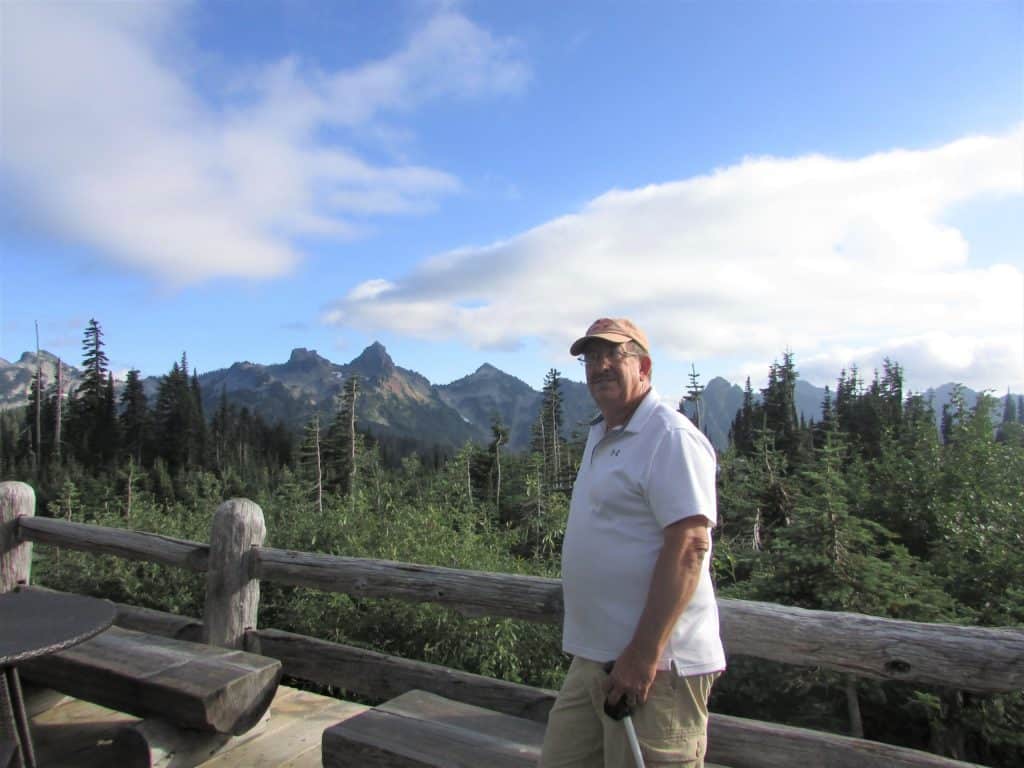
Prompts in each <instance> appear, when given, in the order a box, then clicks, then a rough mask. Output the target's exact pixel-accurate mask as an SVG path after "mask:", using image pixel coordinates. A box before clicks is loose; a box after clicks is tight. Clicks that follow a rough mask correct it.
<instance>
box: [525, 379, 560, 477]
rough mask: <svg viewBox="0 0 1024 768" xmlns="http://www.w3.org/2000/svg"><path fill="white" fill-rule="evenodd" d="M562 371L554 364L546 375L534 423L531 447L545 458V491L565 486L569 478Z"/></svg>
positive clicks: (543, 474)
mask: <svg viewBox="0 0 1024 768" xmlns="http://www.w3.org/2000/svg"><path fill="white" fill-rule="evenodd" d="M561 375H562V374H561V373H560V372H559V371H558V370H557V369H555V368H552V369H550V370H549V371H548V372H547V375H546V376H545V377H544V386H543V388H542V390H541V405H540V413H539V414H538V415H537V420H536V421H535V422H534V427H533V441H532V444H531V449H532V450H533V451H534V452H535V453H538V454H540V456H541V458H542V460H543V471H542V478H543V483H544V489H545V491H550V490H555V489H562V488H564V486H565V485H566V478H564V477H563V469H564V468H565V465H564V463H563V455H562V454H563V451H562V448H563V440H562V418H563V417H562V392H561V388H560V385H559V379H560V378H561Z"/></svg>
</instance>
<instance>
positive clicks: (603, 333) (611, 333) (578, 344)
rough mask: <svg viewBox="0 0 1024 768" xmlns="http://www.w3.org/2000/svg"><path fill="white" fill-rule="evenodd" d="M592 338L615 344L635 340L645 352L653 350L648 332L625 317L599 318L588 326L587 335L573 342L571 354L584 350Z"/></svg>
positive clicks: (574, 354)
mask: <svg viewBox="0 0 1024 768" xmlns="http://www.w3.org/2000/svg"><path fill="white" fill-rule="evenodd" d="M591 339H604V340H605V341H610V342H612V343H614V344H623V343H625V342H627V341H635V342H636V343H637V344H639V345H640V346H641V347H643V348H644V352H650V351H651V347H650V345H649V344H648V343H647V334H646V333H644V332H643V331H641V330H640V329H639V328H637V327H636V325H634V324H633V321H632V320H629V319H628V318H625V317H602V318H598V319H597V320H595V321H594V322H593V323H591V325H590V327H589V328H587V333H586V335H585V336H581V337H580V338H578V339H576V341H574V342H573V343H572V346H571V347H569V354H570V355H573V356H576V355H578V354H580V353H581V352H583V346H584V345H585V344H586V343H587V342H588V341H590V340H591Z"/></svg>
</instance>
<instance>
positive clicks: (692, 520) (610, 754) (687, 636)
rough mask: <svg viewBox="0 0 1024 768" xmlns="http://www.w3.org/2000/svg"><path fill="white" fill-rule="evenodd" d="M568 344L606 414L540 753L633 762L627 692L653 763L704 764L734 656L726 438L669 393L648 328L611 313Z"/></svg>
mask: <svg viewBox="0 0 1024 768" xmlns="http://www.w3.org/2000/svg"><path fill="white" fill-rule="evenodd" d="M569 351H570V354H572V355H581V360H582V361H583V363H584V365H585V366H586V374H587V386H588V387H589V389H590V394H591V396H592V397H593V398H594V402H595V403H596V404H597V407H598V409H599V410H600V412H601V415H600V417H599V418H597V419H596V420H595V421H594V422H592V425H591V428H590V434H589V435H588V437H587V445H586V449H585V450H584V453H583V457H582V460H581V462H580V470H579V474H578V475H577V477H576V484H575V486H574V487H573V492H572V502H571V505H570V508H569V522H568V526H567V528H566V532H565V541H564V544H563V546H562V589H563V592H564V597H565V622H564V626H563V633H562V647H563V649H564V650H565V651H566V652H567V653H570V654H572V655H573V657H574V658H573V661H572V664H571V666H570V668H569V672H568V674H567V675H566V678H565V683H564V684H563V686H562V690H561V691H560V692H559V694H558V699H557V700H556V701H555V705H554V707H553V708H552V710H551V714H550V716H549V718H548V728H547V732H546V734H545V737H544V747H543V752H542V755H541V763H540V764H541V766H542V768H570V766H571V767H573V768H584V766H587V767H588V768H589V767H590V766H594V767H595V768H598V767H600V766H604V767H605V768H612V767H613V766H614V767H615V768H620V767H621V768H632V767H633V766H634V762H633V756H632V753H631V751H630V747H629V743H628V740H627V737H626V734H625V729H624V727H623V723H621V722H618V721H615V720H612V719H611V718H609V717H608V716H606V715H605V714H604V712H603V705H604V701H605V699H607V700H608V701H609V703H611V704H613V705H614V704H615V703H616V702H617V701H618V700H619V699H620V698H621V697H623V696H625V697H626V698H627V701H628V702H629V703H630V704H632V705H634V707H635V709H634V713H633V722H634V725H635V728H636V731H637V735H638V737H639V741H640V743H641V747H642V752H643V755H644V759H645V761H646V762H647V763H648V765H651V766H653V765H660V766H664V765H672V766H688V767H690V766H694V767H697V768H699V767H700V766H703V765H704V753H705V750H706V748H707V718H708V713H707V700H708V695H709V694H710V692H711V684H712V683H713V682H714V679H715V678H716V677H717V676H718V674H719V673H720V672H721V671H722V670H723V669H725V654H724V652H723V649H722V642H721V639H720V637H719V632H718V606H717V604H716V602H715V595H714V589H713V587H712V584H711V571H710V560H711V538H710V533H709V531H710V529H711V527H712V526H714V525H715V522H716V519H717V513H716V504H715V453H714V449H713V448H712V447H711V444H710V443H709V442H708V440H707V438H705V437H704V435H703V434H701V433H700V431H699V430H698V429H697V428H696V427H694V426H693V424H692V423H691V422H690V421H689V419H687V418H686V417H685V416H683V415H682V414H681V413H678V412H677V411H675V410H673V409H672V408H670V407H668V406H666V405H664V404H662V403H661V401H660V399H659V398H658V394H657V392H656V391H655V390H654V388H653V386H652V385H651V365H652V363H651V356H650V346H649V344H648V342H647V336H646V335H645V334H644V332H643V331H641V330H640V329H639V328H637V327H636V325H634V324H633V323H632V322H631V321H629V320H627V319H625V318H619V319H609V318H601V319H600V320H597V321H595V322H594V323H593V324H592V325H591V326H590V328H589V329H587V332H586V334H585V335H584V336H582V337H581V338H579V339H577V340H576V342H575V343H573V345H572V347H571V348H570V350H569ZM609 662H614V665H613V666H612V667H611V672H610V673H608V672H606V671H605V669H606V667H607V666H608V663H609Z"/></svg>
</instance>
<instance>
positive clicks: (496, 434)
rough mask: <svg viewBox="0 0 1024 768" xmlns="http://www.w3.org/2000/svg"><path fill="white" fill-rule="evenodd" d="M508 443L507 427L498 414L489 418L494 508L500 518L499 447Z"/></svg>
mask: <svg viewBox="0 0 1024 768" xmlns="http://www.w3.org/2000/svg"><path fill="white" fill-rule="evenodd" d="M507 443H508V427H507V426H505V424H504V422H502V420H501V416H500V415H499V414H497V413H496V414H494V416H493V417H491V445H490V451H491V455H492V456H493V457H494V469H493V473H494V507H495V509H497V510H498V516H499V517H500V516H501V447H502V446H503V445H505V444H507Z"/></svg>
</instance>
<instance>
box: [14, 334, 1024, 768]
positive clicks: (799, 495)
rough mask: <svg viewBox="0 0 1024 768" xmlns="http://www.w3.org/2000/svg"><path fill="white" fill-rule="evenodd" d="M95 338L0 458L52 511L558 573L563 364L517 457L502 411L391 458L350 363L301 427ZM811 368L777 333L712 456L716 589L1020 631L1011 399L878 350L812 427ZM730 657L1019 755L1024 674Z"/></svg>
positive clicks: (561, 667) (1022, 494)
mask: <svg viewBox="0 0 1024 768" xmlns="http://www.w3.org/2000/svg"><path fill="white" fill-rule="evenodd" d="M82 354H83V357H82V369H83V372H84V374H83V379H82V382H81V384H80V385H79V386H78V387H77V388H76V389H75V390H74V391H72V392H66V391H64V390H65V389H66V387H65V388H62V387H61V383H60V382H46V381H43V377H42V376H41V375H40V374H37V377H36V379H35V381H34V382H33V387H32V391H31V392H30V401H29V404H28V406H27V407H24V408H20V409H12V410H8V411H5V412H4V413H3V414H2V415H0V477H2V479H5V480H22V481H25V482H28V483H30V484H31V485H32V486H33V487H34V488H35V490H36V495H37V505H38V512H37V513H38V514H45V515H49V516H54V517H62V518H65V519H69V520H75V521H79V522H89V523H97V524H102V525H109V526H120V527H126V528H133V529H137V530H147V531H153V532H158V533H161V534H164V535H169V536H175V537H180V538H185V539H191V540H195V541H205V540H206V539H207V537H208V529H209V521H210V517H211V515H212V513H213V511H214V510H215V509H216V507H217V505H218V504H219V503H220V502H221V501H223V500H225V499H227V498H231V497H237V496H242V497H247V498H250V499H252V500H254V501H255V502H257V503H258V504H259V505H260V506H261V507H262V508H263V510H264V514H265V516H266V521H267V530H268V542H267V543H268V545H270V546H274V547H280V548H287V549H297V550H307V551H319V552H327V553H331V554H338V555H346V556H354V557H375V558H386V559H391V560H402V561H409V562H417V563H424V564H432V565H442V566H450V567H458V568H469V569H477V570H488V571H504V572H510V573H524V574H535V575H543V576H551V577H557V576H558V575H559V553H560V546H561V537H562V534H563V532H564V529H565V521H566V516H567V513H568V502H569V495H570V494H571V488H572V480H573V477H574V475H575V469H576V464H577V462H578V460H579V456H580V452H581V449H582V437H583V435H584V427H583V425H564V424H563V414H562V411H561V401H560V394H559V385H558V381H559V373H558V371H556V370H552V371H549V372H548V374H547V377H546V378H545V385H544V392H543V395H544V397H543V405H542V408H541V411H540V413H539V414H538V417H537V421H536V424H535V428H534V440H533V443H532V445H531V446H530V449H529V450H527V451H523V452H518V453H514V452H511V451H507V450H505V445H506V443H507V429H506V428H505V426H504V425H503V424H502V423H501V422H500V420H498V419H495V420H494V422H493V423H492V426H491V440H490V442H489V443H488V444H486V445H476V444H466V445H465V446H463V447H462V448H461V450H459V451H458V452H456V453H455V454H454V455H442V454H441V453H439V452H438V451H437V450H435V449H434V448H433V447H432V446H431V445H430V444H429V441H427V440H424V441H423V443H422V444H421V445H419V446H417V447H418V449H419V450H418V451H417V452H413V453H408V452H407V451H402V452H398V453H396V451H395V450H394V446H388V445H382V444H381V441H380V440H379V439H375V438H373V437H371V436H369V435H368V434H367V430H366V429H364V427H363V425H360V423H359V420H358V418H357V412H356V402H357V398H358V396H359V388H360V382H359V380H358V379H356V378H353V379H351V380H350V381H349V382H347V383H346V387H345V389H344V394H343V396H342V397H340V398H339V402H338V403H337V408H336V416H335V418H334V419H333V420H331V421H330V423H324V424H321V423H320V422H319V420H317V419H314V420H313V421H311V422H310V423H309V424H307V425H306V427H305V429H304V430H303V431H302V432H301V433H298V434H296V433H293V432H292V431H290V430H289V429H287V428H286V427H285V426H284V425H282V424H268V423H266V422H265V421H264V420H263V419H262V418H261V417H260V416H259V415H258V414H255V413H253V412H251V411H250V410H248V409H246V408H238V407H236V406H235V405H233V404H232V403H231V402H230V401H229V399H228V398H227V397H226V396H223V395H222V396H221V399H220V404H219V406H218V407H217V409H216V410H215V412H214V413H212V414H206V413H204V412H203V409H202V405H201V403H202V399H201V396H200V395H201V392H200V390H199V379H198V377H197V375H196V373H195V372H194V371H192V372H190V371H189V366H188V361H187V358H186V356H185V355H182V357H181V359H180V360H178V361H175V362H173V364H172V365H171V367H170V370H169V371H168V373H167V374H166V375H164V376H163V377H162V378H161V380H160V385H159V389H158V392H157V394H156V396H155V398H153V401H152V402H150V399H149V398H148V397H147V395H146V393H145V391H144V388H143V386H142V380H141V376H140V373H139V371H131V372H129V374H128V376H127V379H126V381H125V382H124V384H123V386H122V387H119V388H117V389H116V388H115V384H114V380H113V376H112V373H111V372H110V370H109V361H108V357H107V355H106V352H105V341H104V338H103V331H102V328H101V327H100V325H99V323H98V322H96V321H95V320H93V321H90V323H89V325H88V326H87V328H86V329H85V332H84V334H83V342H82ZM798 376H799V373H798V370H797V367H796V362H795V359H794V356H793V355H792V353H789V352H787V353H785V354H783V355H782V357H781V360H780V361H777V362H775V363H773V364H772V365H771V367H770V369H769V371H768V377H767V385H766V386H765V387H764V388H762V389H760V390H759V391H757V392H755V391H754V390H753V389H752V388H751V385H750V382H749V380H748V381H747V386H746V390H745V394H744V401H743V406H742V408H741V409H740V411H739V412H738V413H737V414H736V418H735V420H734V422H733V424H732V430H731V435H730V436H731V445H730V447H729V448H728V449H727V450H725V451H723V452H722V453H721V454H720V456H719V475H718V493H719V525H718V528H717V529H716V531H715V533H714V538H715V545H714V560H713V563H712V566H713V574H714V577H715V581H716V588H717V590H718V593H719V595H720V596H722V597H734V598H743V599H749V600H759V601H767V602H774V603H780V604H785V605H792V606H799V607H802V608H811V609H821V610H829V611H854V612H859V613H864V614H870V615H874V616H885V617H890V618H895V619H908V620H914V621H928V622H942V623H950V624H962V625H980V626H989V627H1024V482H1022V479H1024V403H1022V402H1021V399H1020V398H1014V397H1013V396H1010V395H1007V396H1006V397H1002V398H997V397H993V396H991V395H988V394H983V395H981V396H980V397H979V398H978V400H977V402H976V403H975V404H973V405H971V406H968V404H967V403H966V401H965V399H964V398H963V397H962V395H961V394H960V393H959V392H955V393H954V397H953V400H952V402H951V403H950V404H949V405H948V406H946V407H944V408H943V411H942V413H941V414H938V416H939V418H938V419H936V416H937V414H936V413H935V412H934V409H933V405H932V403H931V402H930V401H929V400H928V399H926V398H925V397H924V396H922V395H920V394H915V393H912V392H905V391H904V371H903V369H902V367H901V366H900V365H899V364H898V363H897V362H894V361H886V362H885V364H884V365H883V367H882V370H880V371H874V372H872V375H871V376H870V377H864V376H863V374H862V373H861V372H860V371H858V370H856V369H851V370H844V371H842V372H840V374H839V376H838V378H837V381H836V384H835V387H834V390H833V389H832V388H829V389H828V390H826V395H825V399H824V401H823V402H822V404H821V406H822V407H821V418H820V419H818V420H815V421H811V422H807V421H804V420H802V419H800V418H799V417H798V415H797V409H796V406H795V403H794V397H793V394H794V387H795V384H796V381H797V379H798ZM700 396H701V386H700V383H699V377H698V376H697V375H696V373H694V375H692V376H691V380H690V384H689V386H688V388H687V391H686V392H685V393H683V394H682V397H681V399H680V409H683V408H684V407H685V408H686V409H687V412H688V413H692V414H694V415H693V418H694V420H695V421H697V422H698V426H699V414H700V407H699V405H700ZM937 421H938V423H939V424H940V427H939V428H937V427H936V422H937ZM566 426H571V427H573V429H571V430H566V429H565V427H566ZM567 431H568V432H569V433H571V434H572V437H570V438H569V439H565V438H564V437H563V435H564V434H566V432H567ZM399 453H407V454H408V455H405V458H401V459H399V458H396V457H397V456H398V455H399ZM33 581H35V582H37V583H41V584H44V585H47V586H52V587H55V588H62V589H69V590H74V591H77V592H82V593H87V594H95V595H100V596H104V597H109V598H112V599H114V600H121V601H124V602H130V603H134V604H136V605H142V606H146V607H152V608H158V609H161V610H167V611H173V612H176V613H183V614H187V615H192V616H197V615H201V614H202V600H203V585H202V583H201V582H200V581H199V580H198V579H196V578H195V577H194V576H193V575H190V574H182V573H176V572H170V569H162V568H159V567H158V566H155V565H153V564H147V563H129V562H125V561H121V560H117V559H115V558H112V557H94V556H85V555H80V554H79V553H75V552H68V551H64V552H61V553H60V554H59V556H58V554H57V552H56V551H55V550H51V549H49V548H47V547H45V546H37V547H36V561H35V564H34V566H33ZM260 623H261V625H263V626H268V627H276V628H279V629H285V630H290V631H295V632H300V633H303V634H308V635H312V636H316V637H322V638H325V639H329V640H333V641H339V642H340V641H343V642H347V643H351V644H354V645H361V646H365V647H370V648H373V649H375V650H379V651H383V652H386V653H392V654H396V655H400V656H405V657H408V658H414V659H422V660H425V661H429V662H432V663H436V664H444V665H448V666H452V667H457V668H460V669H464V670H467V671H471V672H477V673H480V674H485V675H491V676H494V677H499V678H503V679H507V680H511V681H515V682H522V683H526V684H529V685H535V686H542V687H547V688H556V687H557V686H558V685H559V683H560V681H561V678H562V676H563V675H564V672H565V670H566V668H567V663H568V660H567V658H566V657H565V656H564V655H563V654H562V653H561V652H560V645H559V631H558V628H557V627H549V626H538V625H533V624H528V623H525V622H519V621H513V620H504V619H500V620H499V619H468V618H464V617H461V616H459V615H457V614H455V613H452V612H449V611H447V610H445V609H442V608H439V607H435V606H412V605H407V604H404V603H399V602H392V601H375V600H363V599H353V598H350V597H348V596H344V595H336V594H323V593H316V592H311V591H307V590H301V589H296V588H289V587H280V586H276V585H266V586H265V588H264V594H263V597H262V600H261V616H260ZM729 664H730V666H729V669H728V671H727V672H726V673H725V675H723V677H722V678H721V679H720V680H719V682H718V683H717V685H716V688H715V690H714V692H713V696H712V702H711V709H712V710H713V711H716V712H721V713H725V714H733V715H738V716H742V717H751V718H755V719H759V720H770V721H775V722H780V723H788V724H793V725H799V726H803V727H810V728H818V729H822V730H828V731H832V732H836V733H844V734H853V735H863V736H865V737H866V738H870V739H875V740H879V741H885V742H889V743H893V744H899V745H903V746H910V747H915V748H918V749H924V750H929V751H932V752H934V753H937V754H941V755H946V756H949V757H954V758H957V759H961V760H968V761H972V762H978V763H983V764H986V765H992V766H1006V767H1009V766H1018V765H1024V692H1017V693H1014V694H1007V695H987V696H982V695H975V694H970V693H966V692H962V691H958V690H948V689H940V688H934V689H925V688H922V687H920V686H913V685H909V684H901V683H893V682H882V681H878V680H871V679H865V678H856V677H852V676H849V675H839V674H837V673H832V672H828V671H823V670H819V669H812V668H795V667H791V666H783V665H773V664H770V663H766V662H764V661H757V662H756V663H754V660H752V659H750V660H748V659H744V658H743V657H739V656H737V657H733V658H730V660H729ZM334 693H339V694H340V693H341V692H337V691H335V692H334Z"/></svg>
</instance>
